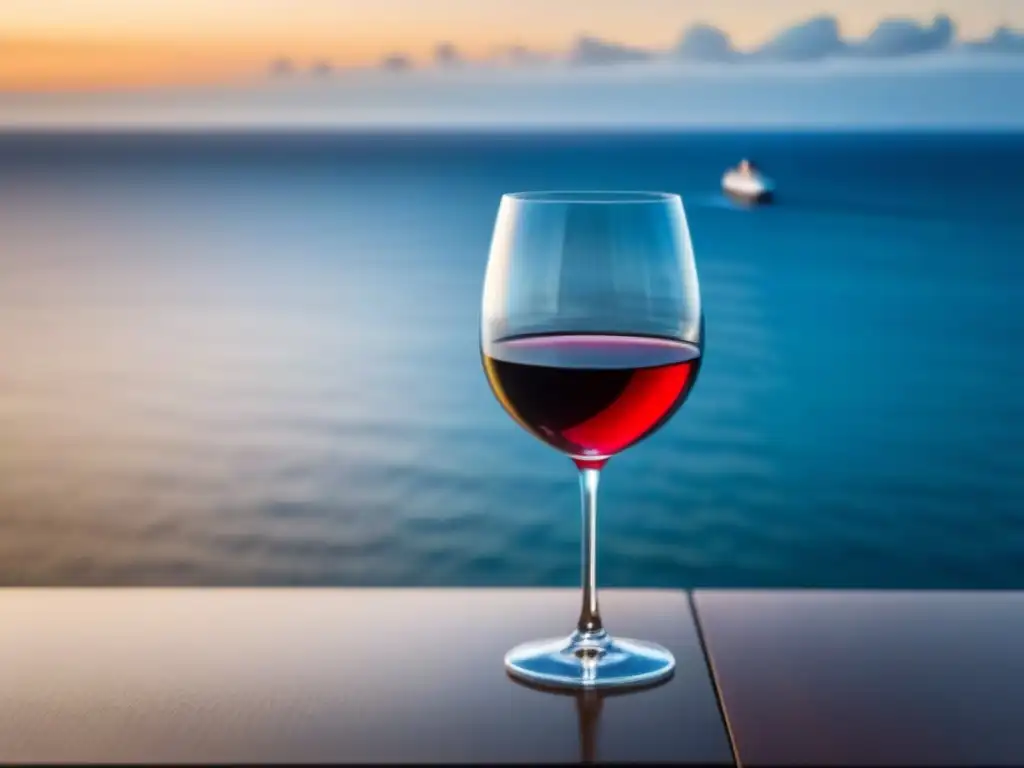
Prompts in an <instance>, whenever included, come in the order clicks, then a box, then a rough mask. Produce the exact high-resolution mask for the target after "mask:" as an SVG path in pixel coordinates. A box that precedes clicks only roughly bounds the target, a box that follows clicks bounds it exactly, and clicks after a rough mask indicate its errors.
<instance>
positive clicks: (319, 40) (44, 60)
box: [0, 0, 1024, 92]
mask: <svg viewBox="0 0 1024 768" xmlns="http://www.w3.org/2000/svg"><path fill="white" fill-rule="evenodd" d="M823 12H825V13H830V14H834V15H835V16H836V17H837V19H838V20H839V23H840V25H841V30H842V32H843V34H844V35H847V36H862V35H865V34H867V33H869V32H870V30H871V29H872V27H873V26H874V25H875V24H876V23H877V22H878V20H879V19H880V18H883V17H894V16H907V17H910V18H913V19H917V20H919V21H921V22H925V21H928V20H930V19H931V18H932V17H934V16H935V15H936V14H937V13H942V12H944V13H948V14H949V15H951V16H952V17H954V18H955V19H956V21H957V23H958V25H959V27H960V30H961V34H962V35H963V36H965V37H979V36H983V35H985V34H988V33H989V32H990V31H991V29H992V28H993V27H995V26H997V25H999V24H1006V25H1009V26H1015V27H1018V28H1021V29H1024V0H944V2H937V1H936V0H770V2H769V0H2V2H0V89H3V90H6V91H11V90H21V91H30V92H31V91H42V90H68V89H108V88H116V87H140V86H146V85H167V84H200V83H216V82H224V81H229V80H231V79H233V78H238V77H244V76H245V75H247V74H249V73H252V72H254V71H259V70H263V69H265V67H266V64H267V62H268V61H270V60H273V59H276V58H287V59H289V60H291V61H294V62H296V64H297V65H298V66H313V65H314V64H315V63H316V62H318V61H322V62H326V63H329V64H330V65H331V66H332V67H335V68H338V67H352V66H360V65H364V66H365V65H371V64H374V63H376V62H378V61H380V60H381V59H383V58H385V57H387V56H389V55H391V54H397V55H401V56H404V57H406V58H408V59H409V60H410V62H412V63H414V64H415V63H426V62H428V61H429V60H430V58H431V57H432V55H433V51H434V49H435V47H436V46H437V45H438V44H439V43H443V42H450V43H451V44H452V45H453V46H455V47H456V48H457V49H458V51H459V54H460V56H462V57H465V58H468V59H481V58H488V57H491V56H493V55H494V54H495V53H496V52H497V51H500V50H501V49H502V48H505V47H508V46H514V45H518V46H524V47H526V48H529V49H533V50H537V51H542V52H558V51H561V50H564V49H566V48H568V47H569V46H570V45H571V44H572V41H573V40H574V39H576V38H577V37H578V36H580V35H591V36H595V37H599V38H607V39H611V40H614V41H615V42H617V43H620V44H624V45H629V46H637V47H645V48H652V47H653V48H657V47H668V46H671V45H672V44H673V43H674V42H675V41H676V40H677V39H678V37H679V35H680V34H681V32H682V31H683V30H684V29H685V28H686V27H688V26H690V25H692V24H694V23H697V22H705V23H709V24H713V25H715V26H716V27H719V28H721V29H723V30H725V31H727V32H728V34H729V35H730V37H731V38H732V40H733V41H734V43H735V44H736V46H737V47H739V48H749V47H753V46H756V45H758V44H760V43H761V42H763V41H764V40H765V39H766V38H768V37H770V36H772V35H773V34H774V33H776V32H777V31H778V30H779V29H781V28H783V27H786V26H789V25H791V24H794V23H796V22H799V21H800V20H802V19H806V18H808V17H811V16H814V15H817V14H820V13H823Z"/></svg>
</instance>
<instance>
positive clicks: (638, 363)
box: [484, 335, 701, 466]
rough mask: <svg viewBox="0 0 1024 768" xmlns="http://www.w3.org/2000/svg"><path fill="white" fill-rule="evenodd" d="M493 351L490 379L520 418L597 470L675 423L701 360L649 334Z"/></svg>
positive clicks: (518, 342)
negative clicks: (675, 416)
mask: <svg viewBox="0 0 1024 768" xmlns="http://www.w3.org/2000/svg"><path fill="white" fill-rule="evenodd" d="M488 351H489V352H490V354H485V355H484V368H485V370H486V372H487V379H488V381H490V384H491V389H493V390H494V394H495V396H496V397H497V398H498V401H499V402H500V403H501V404H502V406H503V407H504V408H505V410H506V411H508V413H509V414H510V415H511V416H512V418H514V419H515V420H516V421H518V422H519V423H520V424H521V425H522V426H523V427H524V428H525V429H527V430H528V431H529V432H531V433H533V434H534V435H536V436H537V437H539V438H540V439H541V440H543V441H544V442H546V443H547V444H548V445H551V446H552V447H554V448H557V449H558V450H560V451H562V452H564V453H567V454H569V455H570V456H571V457H573V459H575V460H576V461H577V463H579V464H581V465H582V464H587V465H594V466H600V465H601V464H603V463H604V459H606V458H607V457H609V456H612V455H614V454H616V453H618V452H619V451H621V450H623V449H625V448H628V447H629V446H631V445H633V444H634V443H636V442H638V441H640V440H642V439H643V438H645V437H647V436H648V435H650V434H651V433H652V432H654V431H655V430H656V429H658V427H660V426H661V425H662V424H664V423H665V422H666V421H668V419H669V417H671V416H672V414H673V413H675V411H676V409H677V408H679V406H680V405H682V404H683V401H684V400H686V396H687V395H688V394H689V393H690V390H691V389H692V388H693V384H694V381H696V378H697V372H698V371H699V370H700V360H701V357H700V349H699V348H698V347H697V346H695V345H693V344H687V343H686V342H680V341H672V340H669V339H659V338H652V337H645V336H597V335H566V336H553V335H544V336H522V337H518V338H512V339H507V340H504V341H498V342H495V343H494V344H492V345H491V347H490V349H489V350H488Z"/></svg>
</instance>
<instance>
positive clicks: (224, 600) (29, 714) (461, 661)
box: [0, 589, 733, 766]
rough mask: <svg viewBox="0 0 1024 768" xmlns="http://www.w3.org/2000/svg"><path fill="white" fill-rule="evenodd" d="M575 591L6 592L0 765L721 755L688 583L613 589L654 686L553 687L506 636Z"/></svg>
mask: <svg viewBox="0 0 1024 768" xmlns="http://www.w3.org/2000/svg"><path fill="white" fill-rule="evenodd" d="M578 599H579V595H578V593H577V591H576V590H511V589H509V590H490V589H489V590H474V589H466V590H443V589H437V590H435V589H409V590H391V589H362V590H344V589H7V590H0V616H2V617H3V621H2V624H0V762H4V763H19V764H26V763H34V762H35V763H38V762H71V761H73V762H79V763H81V762H102V763H118V762H121V763H126V762H128V763H153V762H161V763H175V764H179V765H181V764H189V763H231V764H266V763H300V762H304V763H310V762H321V763H343V762H363V763H365V762H398V763H413V762H477V763H502V762H530V761H538V762H577V761H580V760H581V759H587V760H591V759H596V760H602V761H603V760H608V761H632V762H643V761H657V762H673V763H676V764H689V765H706V766H730V765H733V760H732V754H731V751H730V745H729V741H728V738H727V734H726V731H725V728H724V724H723V722H722V719H721V714H720V710H719V707H718V702H717V699H716V697H715V694H714V690H713V687H712V684H711V681H710V676H709V674H708V670H707V666H706V664H705V661H704V655H703V652H702V649H701V645H700V641H699V637H698V633H697V631H696V628H695V626H694V622H693V618H692V615H691V610H690V602H689V599H688V596H687V595H686V594H685V593H684V592H678V591H675V592H673V591H628V590H623V591H619V590H606V591H605V592H603V593H602V607H603V610H604V613H605V616H606V621H607V622H608V625H609V628H610V629H611V630H613V631H616V632H619V633H620V634H623V635H631V636H634V637H642V638H644V639H649V640H654V641H657V642H660V643H662V644H664V645H665V646H667V647H668V648H669V649H670V650H671V651H672V652H673V653H674V654H675V655H676V659H677V664H678V666H677V672H676V674H675V676H674V677H673V678H672V679H671V680H670V681H669V682H668V683H666V684H664V685H662V686H660V687H658V688H655V689H652V690H647V691H643V692H638V693H634V694H630V695H623V696H609V697H605V696H598V695H596V694H593V693H591V694H589V695H580V696H565V695H555V694H552V693H548V692H541V691H536V690H533V689H529V688H526V687H524V686H523V685H521V684H519V683H516V682H513V681H512V680H511V679H510V678H508V677H507V676H506V674H505V672H504V669H503V666H502V657H503V655H504V652H505V651H506V650H507V649H508V648H509V647H511V646H512V645H514V644H515V643H517V642H519V641H521V640H524V639H530V638H536V637H543V636H550V635H559V634H562V633H567V632H568V630H569V629H571V625H572V623H573V621H574V620H575V617H576V614H577V612H578Z"/></svg>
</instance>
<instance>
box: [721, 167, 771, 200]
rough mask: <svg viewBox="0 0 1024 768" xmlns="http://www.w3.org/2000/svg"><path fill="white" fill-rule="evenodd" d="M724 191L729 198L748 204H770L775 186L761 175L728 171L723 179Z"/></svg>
mask: <svg viewBox="0 0 1024 768" xmlns="http://www.w3.org/2000/svg"><path fill="white" fill-rule="evenodd" d="M722 189H723V190H724V191H725V193H726V194H727V195H729V197H731V198H733V199H734V200H737V201H738V202H741V203H746V204H748V205H749V204H763V203H770V202H771V201H772V199H773V198H774V196H775V185H774V184H772V182H771V181H770V180H768V179H766V178H765V177H764V176H762V175H761V174H759V173H742V172H740V171H735V170H733V171H728V172H727V173H726V174H725V175H724V176H723V177H722Z"/></svg>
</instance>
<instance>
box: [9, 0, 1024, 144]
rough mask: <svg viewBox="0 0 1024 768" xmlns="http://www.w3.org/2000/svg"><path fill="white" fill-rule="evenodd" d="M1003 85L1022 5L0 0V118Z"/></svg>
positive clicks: (781, 112) (313, 113)
mask: <svg viewBox="0 0 1024 768" xmlns="http://www.w3.org/2000/svg"><path fill="white" fill-rule="evenodd" d="M844 91H845V93H846V95H845V96H844V95H843V92H844ZM1015 92H1016V93H1022V92H1024V0H942V1H938V0H0V129H3V128H5V127H8V128H9V127H15V128H24V127H38V126H73V125H109V124H115V123H116V124H126V123H131V124H146V125H169V124H188V125H197V124H198V125H207V126H209V125H229V124H230V125H242V126H247V125H264V124H267V125H275V126H276V125H299V126H305V125H316V126H332V125H340V124H344V125H351V124H353V123H355V124H360V125H364V124H365V125H370V124H394V123H397V124H423V123H440V124H450V123H453V122H454V123H460V122H461V123H472V124H479V123H486V122H490V123H496V124H502V125H509V124H514V123H523V124H553V123H560V122H561V123H564V122H566V121H569V122H572V121H576V122H581V123H587V124H610V123H615V122H623V121H624V122H626V123H630V124H642V125H651V124H673V125H675V124H698V125H706V124H756V123H762V124H772V125H775V124H800V123H821V124H829V125H832V124H839V125H848V124H851V123H858V124H869V123H875V124H877V123H886V124H892V123H896V124H929V125H930V124H946V125H962V124H964V123H965V121H967V122H969V123H971V124H972V125H973V124H978V125H982V126H990V125H999V126H1004V127H1005V126H1019V127H1022V128H1024V99H1019V98H1018V99H1014V98H1010V96H1011V94H1013V93H1015ZM854 94H857V95H856V96H854Z"/></svg>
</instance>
